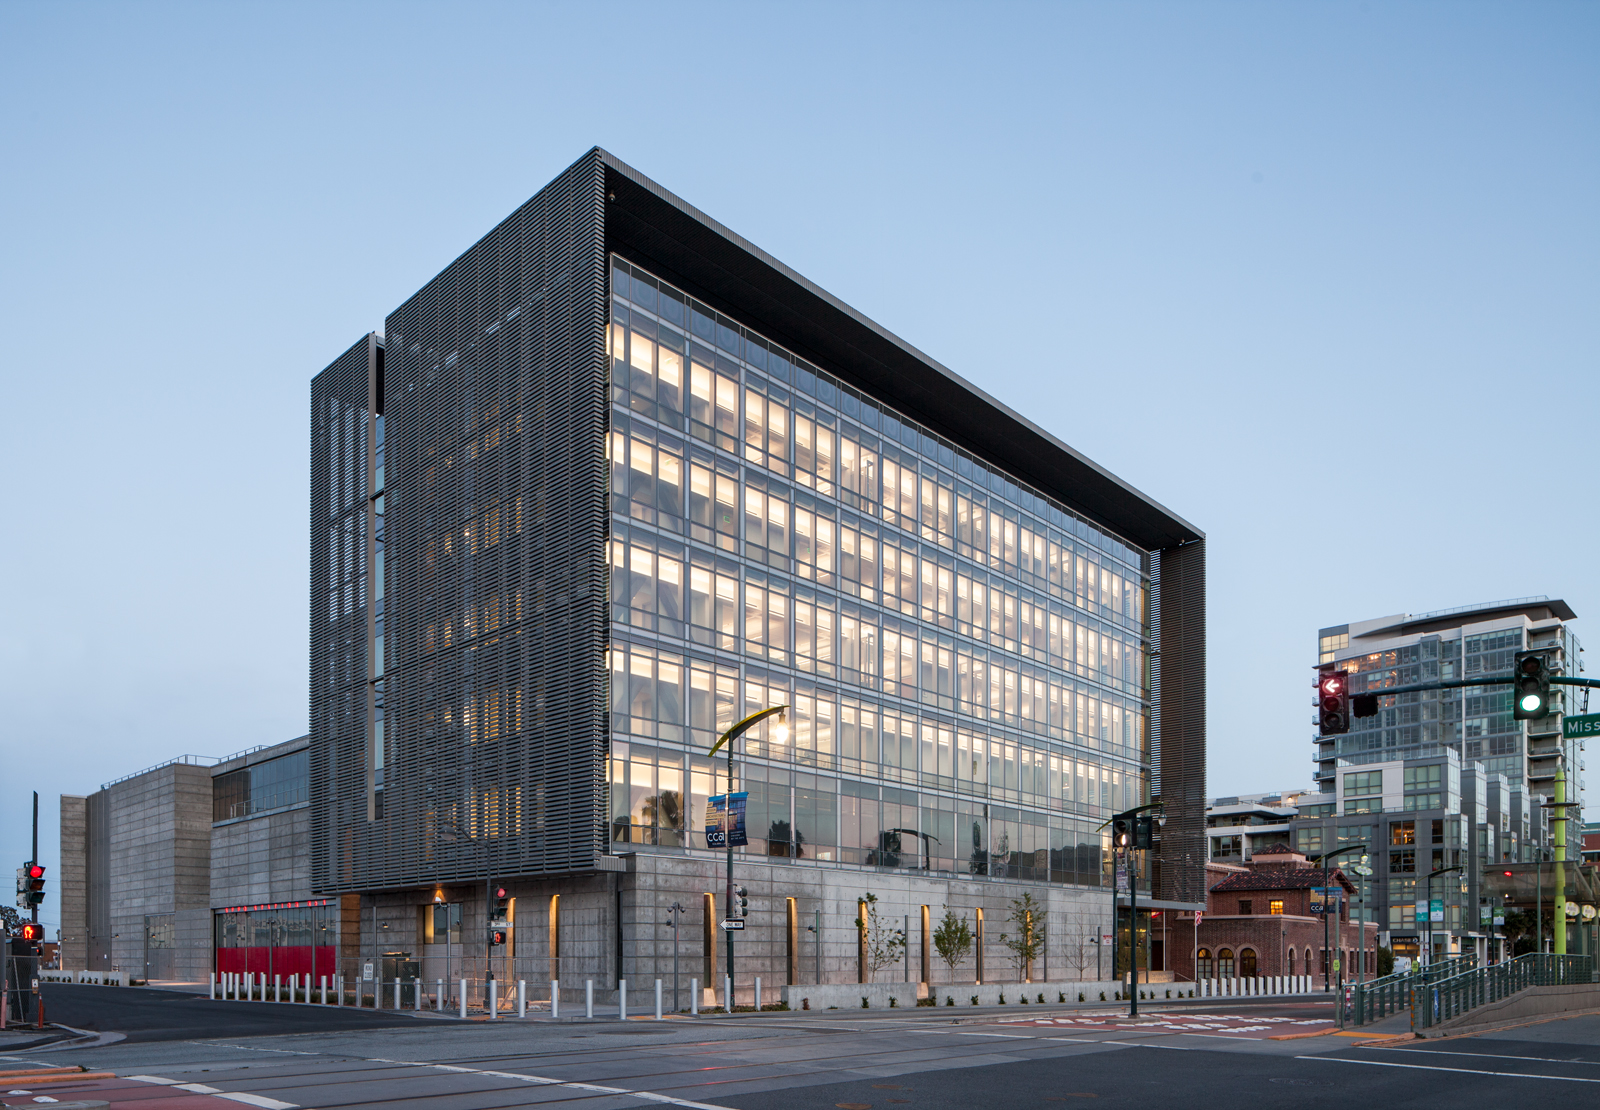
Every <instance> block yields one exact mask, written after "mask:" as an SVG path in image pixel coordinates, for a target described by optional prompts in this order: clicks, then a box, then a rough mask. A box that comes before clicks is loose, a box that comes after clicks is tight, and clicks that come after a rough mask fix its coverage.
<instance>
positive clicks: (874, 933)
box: [856, 891, 906, 982]
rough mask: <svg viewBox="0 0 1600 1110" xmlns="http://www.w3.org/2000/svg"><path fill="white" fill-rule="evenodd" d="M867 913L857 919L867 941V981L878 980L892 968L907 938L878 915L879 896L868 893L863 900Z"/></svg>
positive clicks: (862, 935) (903, 948) (857, 925)
mask: <svg viewBox="0 0 1600 1110" xmlns="http://www.w3.org/2000/svg"><path fill="white" fill-rule="evenodd" d="M861 902H862V905H863V907H864V908H865V910H866V912H865V913H864V914H863V915H862V916H861V917H858V918H856V929H857V930H859V931H860V933H861V937H862V939H863V940H864V941H865V945H864V949H865V951H866V956H867V981H868V982H871V981H872V980H874V979H876V978H877V976H878V972H880V971H882V970H883V969H884V968H886V967H890V966H892V965H893V964H894V963H895V961H897V960H898V959H899V958H900V953H901V952H903V951H904V950H905V947H906V938H905V935H904V934H903V933H901V931H900V930H899V929H896V928H895V927H894V926H893V925H890V924H888V923H887V922H885V921H884V920H883V918H882V917H880V916H879V915H878V896H877V895H876V894H873V893H872V892H871V891H868V892H867V893H866V894H865V895H864V896H863V897H862V899H861Z"/></svg>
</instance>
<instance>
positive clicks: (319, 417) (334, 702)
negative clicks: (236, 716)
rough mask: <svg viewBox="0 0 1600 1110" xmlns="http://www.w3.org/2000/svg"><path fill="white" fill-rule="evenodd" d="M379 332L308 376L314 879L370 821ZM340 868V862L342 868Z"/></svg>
mask: <svg viewBox="0 0 1600 1110" xmlns="http://www.w3.org/2000/svg"><path fill="white" fill-rule="evenodd" d="M378 342H379V341H378V338H377V336H376V335H367V336H365V337H364V338H362V339H361V340H359V341H358V342H356V343H355V344H354V345H352V346H351V347H350V349H349V350H347V351H346V352H345V353H344V354H342V355H340V356H339V357H338V358H337V359H335V360H334V361H333V362H332V363H331V364H330V365H329V366H328V367H327V369H325V370H323V371H322V372H321V373H320V374H318V375H317V376H316V377H315V378H313V379H312V381H311V722H310V723H311V756H310V761H311V783H310V800H311V881H312V886H313V887H314V888H315V889H317V890H326V889H330V888H333V887H336V886H337V885H338V884H339V882H341V881H348V880H349V879H350V877H351V870H350V867H349V863H348V859H346V858H344V857H342V856H341V855H340V849H342V848H345V847H348V846H349V844H350V843H351V840H350V837H351V832H352V830H355V829H359V828H361V827H363V826H365V825H366V823H367V807H368V785H369V780H368V775H369V771H368V751H367V735H368V732H367V728H368V715H369V709H368V676H369V667H370V656H369V651H368V640H369V636H370V633H371V628H370V626H371V617H370V614H369V612H368V610H369V606H368V604H367V566H368V559H369V557H370V546H369V545H370V535H369V533H370V504H369V485H368V483H369V481H370V476H369V465H370V460H369V457H368V456H369V449H370V427H371V411H372V410H371V398H372V392H373V390H374V388H375V382H376V376H377V359H378ZM341 865H342V866H341Z"/></svg>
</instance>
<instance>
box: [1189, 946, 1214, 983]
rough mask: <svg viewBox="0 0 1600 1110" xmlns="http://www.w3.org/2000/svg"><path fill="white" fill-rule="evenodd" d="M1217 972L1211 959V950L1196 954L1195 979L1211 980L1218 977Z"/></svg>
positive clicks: (1205, 949)
mask: <svg viewBox="0 0 1600 1110" xmlns="http://www.w3.org/2000/svg"><path fill="white" fill-rule="evenodd" d="M1216 970H1217V969H1216V967H1215V966H1214V965H1213V962H1212V959H1211V949H1209V948H1202V949H1200V951H1199V952H1197V953H1195V957H1194V977H1195V978H1196V979H1210V978H1212V977H1214V976H1215V975H1216Z"/></svg>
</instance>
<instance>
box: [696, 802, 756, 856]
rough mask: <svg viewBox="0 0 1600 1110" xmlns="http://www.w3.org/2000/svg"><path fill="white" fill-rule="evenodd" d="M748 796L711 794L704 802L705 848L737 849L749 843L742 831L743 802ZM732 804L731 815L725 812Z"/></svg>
mask: <svg viewBox="0 0 1600 1110" xmlns="http://www.w3.org/2000/svg"><path fill="white" fill-rule="evenodd" d="M749 798H750V795H749V793H748V792H746V791H740V792H739V793H737V794H713V795H712V796H711V797H710V798H709V799H708V800H707V802H706V847H707V848H727V847H729V846H732V847H734V848H738V847H740V846H741V845H745V844H748V843H750V841H749V839H748V838H747V837H746V836H745V831H744V808H745V802H746V801H748V800H749ZM730 800H731V802H732V806H731V808H732V813H731V814H729V813H728V812H726V810H728V809H729V808H730V807H729V805H728V803H729V801H730Z"/></svg>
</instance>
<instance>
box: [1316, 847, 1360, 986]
mask: <svg viewBox="0 0 1600 1110" xmlns="http://www.w3.org/2000/svg"><path fill="white" fill-rule="evenodd" d="M1366 850H1367V846H1366V845H1365V844H1352V845H1350V846H1349V847H1348V848H1340V849H1339V850H1338V851H1334V852H1324V853H1322V855H1321V856H1320V857H1318V858H1319V859H1320V860H1321V861H1322V992H1323V993H1324V994H1327V993H1329V992H1330V991H1332V990H1333V949H1332V948H1330V947H1329V944H1330V943H1331V942H1330V941H1329V938H1328V883H1329V882H1330V881H1331V880H1330V878H1329V875H1328V861H1329V860H1331V859H1334V858H1335V857H1337V856H1343V855H1348V854H1349V853H1351V852H1363V853H1364V852H1366ZM1341 901H1342V899H1341ZM1339 974H1340V978H1341V979H1342V978H1343V977H1344V968H1343V967H1341V968H1340V969H1339Z"/></svg>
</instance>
